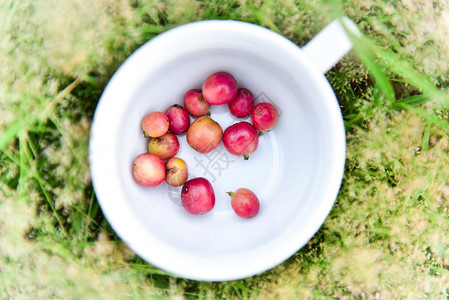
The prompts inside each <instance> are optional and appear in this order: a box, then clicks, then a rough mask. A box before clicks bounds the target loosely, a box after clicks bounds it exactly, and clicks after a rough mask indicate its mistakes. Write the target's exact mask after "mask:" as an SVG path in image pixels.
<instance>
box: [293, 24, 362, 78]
mask: <svg viewBox="0 0 449 300" xmlns="http://www.w3.org/2000/svg"><path fill="white" fill-rule="evenodd" d="M348 31H349V32H350V33H351V34H353V35H360V34H361V33H360V31H359V29H358V27H357V25H355V23H354V22H353V21H352V20H351V19H349V18H347V17H342V18H339V19H336V20H334V21H333V22H332V23H330V24H329V25H327V26H326V27H325V28H324V29H322V30H321V31H320V32H319V33H318V34H317V35H316V36H315V37H314V38H313V39H312V40H311V41H309V42H308V43H307V45H305V46H304V47H302V50H303V51H304V52H305V53H306V55H307V56H308V57H309V58H310V59H311V61H312V62H313V64H314V65H315V66H316V67H317V68H318V70H319V71H320V72H321V73H323V74H324V73H326V72H327V71H329V70H330V69H331V68H332V67H333V66H334V65H335V64H336V63H337V62H338V61H339V60H340V59H341V58H342V57H343V56H345V54H346V53H348V52H349V50H351V48H352V46H353V44H352V41H351V39H350V37H349V35H348Z"/></svg>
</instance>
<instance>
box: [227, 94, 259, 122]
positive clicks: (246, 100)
mask: <svg viewBox="0 0 449 300" xmlns="http://www.w3.org/2000/svg"><path fill="white" fill-rule="evenodd" d="M228 106H229V111H230V112H231V114H232V115H233V116H234V117H237V118H246V117H247V116H249V115H250V114H251V112H252V111H253V108H254V96H253V94H252V93H251V92H250V91H249V90H247V89H239V90H238V92H237V96H236V97H235V99H234V100H232V101H231V102H229V103H228Z"/></svg>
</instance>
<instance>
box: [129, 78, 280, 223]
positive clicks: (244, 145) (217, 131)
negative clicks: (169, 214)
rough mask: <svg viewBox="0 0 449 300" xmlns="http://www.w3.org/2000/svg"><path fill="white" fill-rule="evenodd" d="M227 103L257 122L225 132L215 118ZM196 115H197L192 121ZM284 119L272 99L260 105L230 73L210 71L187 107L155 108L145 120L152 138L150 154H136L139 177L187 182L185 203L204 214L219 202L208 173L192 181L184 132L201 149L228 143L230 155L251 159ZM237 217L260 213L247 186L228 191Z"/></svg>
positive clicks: (146, 182) (149, 181)
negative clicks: (213, 110)
mask: <svg viewBox="0 0 449 300" xmlns="http://www.w3.org/2000/svg"><path fill="white" fill-rule="evenodd" d="M224 104H227V105H228V107H229V111H230V113H231V114H232V115H233V116H235V117H237V118H246V117H249V116H251V123H250V122H246V121H241V122H237V123H235V124H233V125H231V126H229V127H228V128H227V129H226V130H225V131H224V132H223V129H222V127H221V126H220V124H218V122H216V121H214V120H213V119H212V118H211V117H210V113H209V110H210V107H211V105H224ZM191 117H193V118H196V119H194V121H193V122H192V123H191V119H190V118H191ZM277 118H278V112H277V110H276V108H275V107H274V106H273V105H272V104H271V103H269V102H262V103H258V104H257V105H255V103H254V96H253V94H252V93H251V92H250V91H249V90H248V89H245V88H238V85H237V81H236V80H235V78H234V77H233V76H232V75H231V74H229V73H227V72H217V73H214V74H212V75H210V76H209V77H208V78H207V79H206V80H205V81H204V83H203V86H202V89H192V90H189V91H187V93H186V94H185V96H184V106H181V105H179V104H174V105H172V106H170V107H169V108H168V109H167V110H166V111H165V113H164V112H160V111H154V112H151V113H149V114H148V115H146V116H145V117H144V119H143V120H142V129H143V132H144V135H145V137H151V139H150V141H149V143H148V152H147V153H143V154H141V155H139V156H137V157H136V159H135V160H134V163H133V176H134V179H135V180H136V182H138V183H139V184H141V185H144V186H150V187H155V186H158V185H160V184H161V183H162V182H163V181H164V180H165V181H166V183H167V184H168V185H171V186H181V185H182V186H183V187H182V189H181V203H182V205H183V207H184V208H185V209H186V210H187V211H188V212H189V213H191V214H204V213H207V212H209V211H211V210H212V209H213V207H214V206H215V193H214V190H213V187H212V185H211V183H210V182H209V181H208V180H207V179H206V178H204V177H197V178H193V179H190V180H187V179H188V168H187V163H186V162H185V161H184V160H183V159H182V158H180V157H176V154H177V153H178V151H179V140H178V137H177V136H179V135H181V134H183V133H186V140H187V143H188V144H189V145H190V146H191V147H192V148H193V149H195V150H196V151H197V152H199V153H209V152H211V151H213V150H214V149H215V148H217V147H218V145H219V144H220V143H221V141H223V145H224V146H225V148H226V149H227V151H228V152H229V153H231V154H232V155H236V156H243V157H244V158H245V160H246V159H248V157H249V154H251V153H253V152H254V151H256V149H257V147H258V145H259V136H260V135H262V134H263V133H264V132H266V131H268V130H271V129H272V128H273V127H274V126H275V124H276V122H277ZM228 194H229V195H230V196H231V197H232V199H231V206H232V208H233V209H234V211H235V212H236V214H237V215H239V216H241V217H252V216H254V215H256V214H257V213H258V211H259V207H260V203H259V200H258V198H257V196H256V195H255V194H254V193H253V192H252V191H250V190H249V189H246V188H240V189H238V190H237V191H235V193H234V192H229V193H228Z"/></svg>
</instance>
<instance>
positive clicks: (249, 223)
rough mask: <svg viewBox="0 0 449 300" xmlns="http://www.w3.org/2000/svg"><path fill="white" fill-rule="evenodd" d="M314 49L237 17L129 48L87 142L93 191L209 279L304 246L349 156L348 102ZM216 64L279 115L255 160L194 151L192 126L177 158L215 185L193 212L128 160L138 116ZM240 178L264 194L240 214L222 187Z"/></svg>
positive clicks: (120, 220)
mask: <svg viewBox="0 0 449 300" xmlns="http://www.w3.org/2000/svg"><path fill="white" fill-rule="evenodd" d="M316 45H319V43H316ZM310 48H311V49H313V47H310ZM327 51H329V50H327ZM312 52H314V51H309V53H312ZM343 54H344V53H340V54H339V55H340V56H341V55H343ZM313 55H314V54H313V53H312V54H311V55H309V54H307V53H305V51H303V50H301V49H300V48H298V47H297V46H296V45H295V44H293V43H291V42H290V41H289V40H287V39H286V38H284V37H282V36H281V35H279V34H277V33H274V32H272V31H270V30H268V29H265V28H262V27H259V26H256V25H252V24H248V23H244V22H238V21H200V22H195V23H191V24H187V25H183V26H180V27H177V28H175V29H172V30H169V31H168V32H166V33H164V34H161V35H159V36H158V37H156V38H154V39H152V40H151V41H150V42H148V43H146V44H145V45H143V46H142V47H141V48H140V49H138V50H137V51H136V52H135V53H134V54H132V55H131V56H130V57H129V59H127V60H126V61H125V63H124V64H123V65H122V66H121V67H120V69H119V70H118V71H117V72H116V74H115V75H114V76H113V78H112V79H111V81H110V82H109V84H108V86H107V87H106V89H105V91H104V93H103V95H102V97H101V100H100V102H99V104H98V107H97V110H96V112H95V117H94V122H93V125H92V131H91V140H90V164H91V172H92V179H93V184H94V188H95V191H96V195H97V199H98V201H99V203H100V205H101V208H102V210H103V213H104V214H105V216H106V217H107V219H108V221H109V222H110V224H111V226H112V228H113V229H114V230H115V231H116V233H117V234H118V236H119V237H120V238H121V239H122V240H123V241H124V242H125V243H127V244H128V245H129V247H130V248H131V249H132V250H134V251H135V252H136V253H137V254H138V255H139V256H140V257H142V258H143V259H145V260H146V261H148V262H149V263H151V264H153V265H155V266H157V267H160V268H161V269H163V270H166V271H168V272H171V273H173V274H175V275H177V276H181V277H185V278H189V279H196V280H206V281H224V280H233V279H239V278H244V277H248V276H251V275H254V274H258V273H260V272H263V271H266V270H268V269H270V268H272V267H274V266H276V265H278V264H280V263H281V262H283V261H284V260H286V259H288V258H289V257H290V256H291V255H292V254H294V253H295V252H296V251H298V250H299V249H300V248H301V247H303V246H304V245H305V244H306V243H307V242H308V241H309V240H310V238H311V237H312V236H313V235H314V234H315V233H316V231H317V230H318V229H319V228H320V226H321V225H322V223H323V222H324V220H325V219H326V217H327V215H328V213H329V212H330V210H331V208H332V206H333V203H334V201H335V198H336V196H337V193H338V190H339V187H340V184H341V179H342V175H343V169H344V161H345V131H344V125H343V121H342V116H341V112H340V109H339V106H338V103H337V100H336V99H335V96H334V93H333V91H332V88H331V87H330V85H329V84H328V82H327V81H326V79H325V77H324V75H323V74H322V72H321V71H322V70H320V68H321V69H323V68H322V67H317V66H316V64H314V63H313V61H314V60H313V58H311V56H313ZM315 60H317V59H316V57H315ZM334 60H335V59H334ZM318 61H319V59H318ZM334 62H335V61H334ZM326 67H328V68H329V67H330V66H329V63H327V66H324V69H326ZM217 71H227V72H229V73H231V74H233V75H234V76H235V78H236V79H237V81H238V83H239V86H240V87H245V88H248V89H249V90H251V91H252V92H253V94H254V95H255V96H256V102H261V101H269V102H271V103H273V104H274V105H275V106H276V107H277V108H278V110H279V121H278V123H277V125H276V127H275V128H274V129H273V130H272V131H270V132H268V133H266V134H265V135H263V136H261V137H260V143H259V148H258V149H257V151H256V152H255V153H253V154H252V155H250V159H249V160H248V161H245V160H243V158H242V157H236V156H232V155H231V154H229V153H227V152H226V150H225V148H224V146H223V144H221V145H220V146H219V147H218V148H217V149H216V150H214V151H213V152H211V153H209V154H200V153H197V152H195V151H194V150H193V149H192V148H190V147H189V146H188V144H187V143H186V138H185V134H184V135H181V136H179V141H180V143H181V149H180V152H179V153H178V155H177V156H179V157H181V158H183V159H184V160H185V161H186V162H187V164H188V167H189V173H190V178H193V177H200V176H201V177H206V178H208V179H209V180H210V182H211V183H212V185H213V187H214V190H215V195H216V205H215V208H214V209H213V210H212V211H211V212H210V213H207V214H204V215H191V214H189V213H188V212H187V211H186V210H185V209H184V208H183V207H182V205H181V204H180V189H181V188H173V187H169V186H168V185H167V184H166V183H165V182H164V183H162V184H161V185H160V186H158V187H155V188H149V187H143V186H140V185H138V184H137V183H136V182H135V181H134V180H133V177H132V163H133V160H134V158H135V157H136V156H137V155H139V154H141V153H144V152H146V151H147V143H148V140H147V139H145V138H144V137H143V134H142V130H141V127H140V126H141V125H140V124H141V120H142V118H143V117H144V116H145V115H146V114H147V113H149V112H152V111H165V110H166V109H167V108H168V107H169V106H170V105H172V104H175V103H178V104H181V105H182V104H183V96H184V94H185V92H186V91H187V90H189V89H192V88H201V85H202V82H203V81H204V80H205V79H206V78H207V77H208V76H209V75H210V74H212V73H214V72H217ZM211 113H212V118H213V119H215V120H216V121H218V122H219V123H220V124H221V126H222V127H223V130H224V129H226V127H227V126H229V125H230V124H232V123H234V122H236V121H237V120H236V119H235V118H233V117H232V116H231V114H230V113H229V111H228V109H227V105H223V106H216V107H213V108H212V109H211ZM239 187H247V188H249V189H251V190H253V191H254V192H255V193H256V194H257V195H258V197H259V199H260V202H261V209H260V212H259V214H258V215H257V216H255V217H253V218H250V219H243V218H239V217H238V216H237V215H236V214H235V213H234V212H233V210H232V208H231V204H230V197H229V196H228V195H227V194H226V192H227V191H235V190H236V189H237V188H239Z"/></svg>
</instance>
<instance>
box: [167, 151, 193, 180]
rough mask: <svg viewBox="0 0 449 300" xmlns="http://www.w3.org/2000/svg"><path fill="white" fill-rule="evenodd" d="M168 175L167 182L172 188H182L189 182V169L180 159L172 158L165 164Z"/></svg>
mask: <svg viewBox="0 0 449 300" xmlns="http://www.w3.org/2000/svg"><path fill="white" fill-rule="evenodd" d="M165 168H166V170H167V175H166V176H165V182H167V184H168V185H171V186H181V185H183V184H184V183H186V181H187V177H188V168H187V164H186V162H185V161H184V160H183V159H182V158H179V157H172V158H170V159H169V160H167V161H166V162H165Z"/></svg>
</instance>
